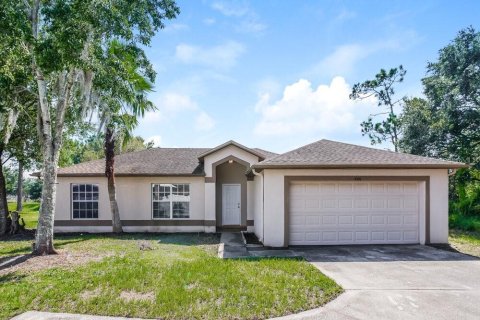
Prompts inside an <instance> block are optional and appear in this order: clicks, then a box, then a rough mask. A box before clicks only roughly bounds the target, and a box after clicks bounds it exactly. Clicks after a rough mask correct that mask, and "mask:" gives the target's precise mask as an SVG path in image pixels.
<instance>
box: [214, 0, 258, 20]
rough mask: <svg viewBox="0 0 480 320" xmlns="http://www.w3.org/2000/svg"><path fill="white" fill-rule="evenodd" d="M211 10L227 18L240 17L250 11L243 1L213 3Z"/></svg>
mask: <svg viewBox="0 0 480 320" xmlns="http://www.w3.org/2000/svg"><path fill="white" fill-rule="evenodd" d="M212 9H214V10H216V11H218V12H220V13H221V14H223V15H225V16H227V17H232V16H234V17H242V16H244V15H246V14H248V12H249V11H250V9H249V8H248V6H247V4H246V3H245V2H244V1H229V2H226V1H215V2H214V3H212Z"/></svg>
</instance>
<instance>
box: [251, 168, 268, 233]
mask: <svg viewBox="0 0 480 320" xmlns="http://www.w3.org/2000/svg"><path fill="white" fill-rule="evenodd" d="M252 173H253V174H254V175H255V176H257V177H261V179H262V240H261V241H262V243H263V240H264V239H265V181H264V180H263V179H264V176H263V171H262V173H258V172H256V171H255V169H254V168H252Z"/></svg>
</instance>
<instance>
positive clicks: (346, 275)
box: [285, 245, 480, 320]
mask: <svg viewBox="0 0 480 320" xmlns="http://www.w3.org/2000/svg"><path fill="white" fill-rule="evenodd" d="M293 251H294V252H296V253H298V254H300V255H302V256H304V257H305V258H306V259H308V260H309V261H310V262H311V263H312V264H313V265H314V266H316V267H317V268H318V269H320V270H321V271H322V272H323V273H324V274H326V275H327V276H329V277H331V278H332V279H334V280H335V281H336V282H337V283H338V284H340V285H341V286H342V287H343V288H344V289H345V293H343V294H342V295H340V296H339V297H338V298H337V299H335V300H334V301H332V302H331V303H329V304H327V305H326V306H325V307H323V308H319V309H316V310H312V311H308V312H304V313H301V314H297V315H293V316H289V317H285V318H288V319H388V320H394V319H480V260H479V259H476V258H473V257H470V256H467V255H463V254H460V253H456V252H449V251H445V250H440V249H436V248H433V247H429V246H420V245H399V246H393V245H392V246H332V247H316V248H300V247H299V248H294V249H293Z"/></svg>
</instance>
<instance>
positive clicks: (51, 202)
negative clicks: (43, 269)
mask: <svg viewBox="0 0 480 320" xmlns="http://www.w3.org/2000/svg"><path fill="white" fill-rule="evenodd" d="M52 162H53V161H51V160H49V159H46V160H44V161H43V166H44V167H43V168H44V169H43V186H42V202H41V204H40V211H39V216H38V224H37V232H36V234H35V246H34V249H33V253H34V254H36V255H47V254H56V253H57V252H56V251H55V249H54V247H53V222H54V218H55V200H56V193H57V167H56V164H54V163H52Z"/></svg>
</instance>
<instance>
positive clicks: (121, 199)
mask: <svg viewBox="0 0 480 320" xmlns="http://www.w3.org/2000/svg"><path fill="white" fill-rule="evenodd" d="M72 183H92V184H93V183H95V184H98V185H99V212H98V219H93V220H110V219H111V213H110V204H109V201H108V192H107V180H106V178H104V177H58V185H57V199H56V214H55V220H56V221H59V220H71V208H70V206H71V193H70V185H71V184H72ZM153 183H188V184H190V217H189V218H188V219H179V220H202V221H203V220H209V219H211V220H214V219H215V218H214V217H213V219H212V217H206V216H205V183H204V178H203V177H117V179H116V184H117V201H118V206H119V209H120V217H121V219H122V220H152V209H151V208H152V207H151V206H152V205H151V201H152V194H151V188H152V184H153ZM84 220H86V219H79V220H78V221H84ZM76 221H77V220H76ZM210 229H211V228H210ZM55 230H56V231H58V232H67V231H74V232H79V231H84V232H109V231H111V228H110V227H100V226H97V227H92V226H88V227H79V226H75V227H72V226H68V227H65V226H58V227H55ZM125 230H126V231H172V232H174V231H208V230H206V227H204V226H142V227H140V226H135V227H134V226H131V227H125ZM210 231H211V230H210Z"/></svg>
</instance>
